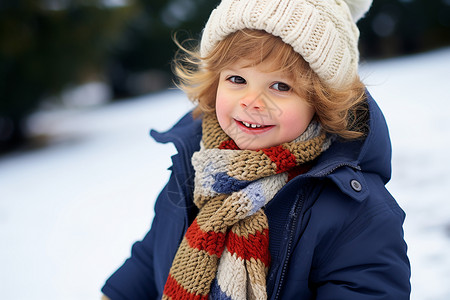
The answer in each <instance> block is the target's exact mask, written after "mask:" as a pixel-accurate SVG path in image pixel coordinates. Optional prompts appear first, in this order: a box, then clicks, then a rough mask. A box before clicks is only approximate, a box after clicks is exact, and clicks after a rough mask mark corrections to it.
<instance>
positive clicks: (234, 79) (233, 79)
mask: <svg viewBox="0 0 450 300" xmlns="http://www.w3.org/2000/svg"><path fill="white" fill-rule="evenodd" d="M227 80H228V81H230V82H232V83H235V84H246V83H247V82H246V81H245V79H244V78H242V77H241V76H237V75H233V76H230V77H228V78H227Z"/></svg>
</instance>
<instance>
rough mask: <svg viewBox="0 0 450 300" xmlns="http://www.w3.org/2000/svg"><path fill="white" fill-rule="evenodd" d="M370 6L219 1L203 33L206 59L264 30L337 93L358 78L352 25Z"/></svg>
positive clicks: (328, 0)
mask: <svg viewBox="0 0 450 300" xmlns="http://www.w3.org/2000/svg"><path fill="white" fill-rule="evenodd" d="M371 2H372V1H371V0H345V1H344V0H222V2H221V3H220V4H219V5H218V6H217V8H216V9H215V10H213V12H212V13H211V15H210V17H209V20H208V22H207V24H206V26H205V29H204V31H203V35H202V39H201V43H200V52H201V55H202V56H207V55H208V54H209V53H210V52H211V51H212V50H213V49H214V47H215V46H216V45H217V43H218V42H220V41H221V40H223V39H224V38H225V37H226V36H228V35H229V34H231V33H233V32H236V31H239V30H242V29H255V30H264V31H266V32H267V33H270V34H273V35H275V36H278V37H280V38H281V39H282V40H283V41H284V42H285V43H286V44H289V45H291V46H292V48H293V49H294V51H296V52H297V53H299V54H300V55H301V56H302V57H303V58H304V59H305V60H306V61H307V62H308V63H309V65H310V67H311V69H312V70H313V71H314V72H316V74H317V75H318V76H319V77H320V78H321V79H322V81H323V82H324V83H325V84H327V85H329V86H330V87H333V88H337V89H341V88H343V87H345V86H346V85H348V84H350V83H352V82H353V81H354V80H355V79H356V78H357V74H358V63H359V51H358V39H359V30H358V28H357V27H356V23H355V21H356V20H358V19H359V18H361V17H362V16H363V15H364V14H365V13H366V12H367V10H368V9H369V7H370V5H371Z"/></svg>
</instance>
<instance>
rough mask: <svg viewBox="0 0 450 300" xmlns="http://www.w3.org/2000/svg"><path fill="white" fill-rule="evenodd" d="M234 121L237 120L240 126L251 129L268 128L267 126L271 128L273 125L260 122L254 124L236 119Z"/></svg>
mask: <svg viewBox="0 0 450 300" xmlns="http://www.w3.org/2000/svg"><path fill="white" fill-rule="evenodd" d="M236 122H237V123H238V124H239V125H241V126H243V127H245V128H247V129H253V130H261V129H268V128H271V127H273V126H274V125H261V124H255V123H249V122H246V121H238V120H236Z"/></svg>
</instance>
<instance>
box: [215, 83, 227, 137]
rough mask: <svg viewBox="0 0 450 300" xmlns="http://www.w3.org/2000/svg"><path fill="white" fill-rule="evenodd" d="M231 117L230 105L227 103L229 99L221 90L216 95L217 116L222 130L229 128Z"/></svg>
mask: <svg viewBox="0 0 450 300" xmlns="http://www.w3.org/2000/svg"><path fill="white" fill-rule="evenodd" d="M229 115H230V105H229V102H228V101H227V97H225V95H224V94H223V93H220V90H218V91H217V95H216V116H217V120H218V121H219V125H220V126H221V127H222V129H223V128H226V127H228V126H229V123H230V120H229Z"/></svg>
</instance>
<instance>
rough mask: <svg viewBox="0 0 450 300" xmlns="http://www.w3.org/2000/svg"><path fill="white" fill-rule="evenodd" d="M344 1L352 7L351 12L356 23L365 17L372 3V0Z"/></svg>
mask: <svg viewBox="0 0 450 300" xmlns="http://www.w3.org/2000/svg"><path fill="white" fill-rule="evenodd" d="M344 2H345V3H347V5H348V7H349V8H350V13H351V14H352V18H353V21H355V23H356V22H358V20H359V19H361V18H362V17H364V15H365V14H366V13H367V12H368V11H369V8H370V6H371V5H372V0H344Z"/></svg>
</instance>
